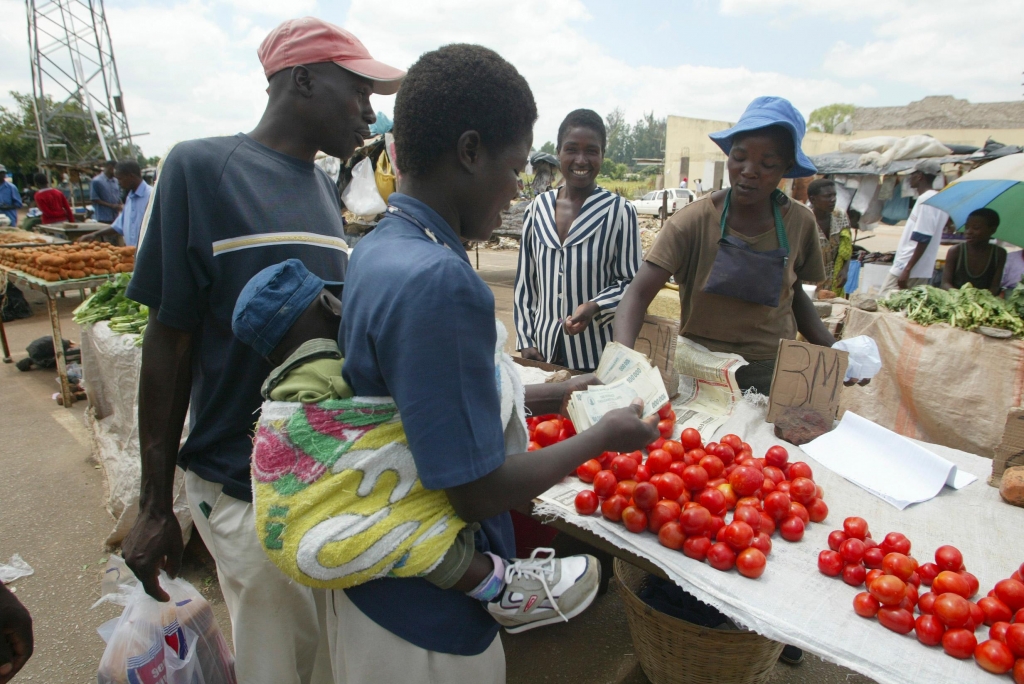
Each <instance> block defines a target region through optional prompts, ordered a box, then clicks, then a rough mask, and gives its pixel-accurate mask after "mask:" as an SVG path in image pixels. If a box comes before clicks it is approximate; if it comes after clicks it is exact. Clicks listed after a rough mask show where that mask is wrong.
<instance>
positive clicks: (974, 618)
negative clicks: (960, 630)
mask: <svg viewBox="0 0 1024 684" xmlns="http://www.w3.org/2000/svg"><path fill="white" fill-rule="evenodd" d="M968 603H969V604H971V605H970V609H971V619H970V620H969V621H968V622H967V625H966V627H967V629H969V630H971V631H972V632H973V631H974V630H976V629H978V627H981V626H982V625H983V624H985V611H983V610H982V609H981V606H979V605H978V604H977V603H974V602H973V601H968Z"/></svg>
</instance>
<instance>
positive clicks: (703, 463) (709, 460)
mask: <svg viewBox="0 0 1024 684" xmlns="http://www.w3.org/2000/svg"><path fill="white" fill-rule="evenodd" d="M699 465H700V467H701V468H703V469H704V470H705V471H707V474H708V477H709V478H711V479H712V480H713V479H715V478H716V477H721V475H722V473H723V472H725V464H724V463H722V459H720V458H718V456H715V455H714V454H711V455H708V456H705V457H704V458H702V459H700V461H699Z"/></svg>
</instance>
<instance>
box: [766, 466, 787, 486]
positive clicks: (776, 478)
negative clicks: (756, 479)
mask: <svg viewBox="0 0 1024 684" xmlns="http://www.w3.org/2000/svg"><path fill="white" fill-rule="evenodd" d="M761 473H762V474H763V475H764V479H765V481H768V480H771V481H772V482H773V483H774V484H779V483H780V482H782V481H783V480H785V479H786V476H785V475H783V474H782V471H781V470H779V469H778V468H776V467H775V466H765V468H764V470H762V471H761Z"/></svg>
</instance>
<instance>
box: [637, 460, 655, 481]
mask: <svg viewBox="0 0 1024 684" xmlns="http://www.w3.org/2000/svg"><path fill="white" fill-rule="evenodd" d="M633 479H634V480H636V481H637V482H650V480H651V471H649V470H648V469H647V466H645V465H643V464H642V463H641V464H640V465H638V466H637V467H636V475H634V476H633Z"/></svg>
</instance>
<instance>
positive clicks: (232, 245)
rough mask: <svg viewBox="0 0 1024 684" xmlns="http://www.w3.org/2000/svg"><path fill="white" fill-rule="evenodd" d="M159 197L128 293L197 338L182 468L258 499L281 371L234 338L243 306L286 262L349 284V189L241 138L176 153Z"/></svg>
mask: <svg viewBox="0 0 1024 684" xmlns="http://www.w3.org/2000/svg"><path fill="white" fill-rule="evenodd" d="M153 192H154V193H155V196H154V198H153V212H152V216H151V218H150V222H149V226H148V228H147V229H146V234H145V237H144V238H143V241H142V245H141V247H140V249H139V253H138V256H137V257H136V262H135V273H134V275H133V276H132V281H131V284H130V285H129V286H128V292H127V296H128V297H130V298H131V299H134V300H135V301H138V302H141V303H143V304H146V305H147V306H149V307H151V308H159V309H160V313H159V315H158V320H159V321H160V322H161V323H163V324H164V325H168V326H170V327H172V328H178V329H180V330H186V331H190V332H192V333H193V338H192V339H193V353H192V396H191V401H192V403H191V407H190V412H191V413H190V416H191V418H190V427H191V431H190V433H189V436H188V440H187V441H186V442H185V445H184V446H183V447H182V448H181V451H180V453H179V454H178V463H179V465H181V467H182V468H187V469H189V470H192V471H194V472H195V473H196V474H197V475H199V476H200V477H202V478H203V479H205V480H209V481H211V482H219V483H221V484H223V485H224V492H225V493H227V494H229V495H231V496H233V497H235V498H237V499H242V500H244V501H249V500H251V499H252V488H251V485H250V481H249V456H250V454H251V453H252V435H253V429H254V427H255V424H256V418H257V415H256V412H257V410H258V409H259V407H260V403H261V402H262V398H261V397H260V386H261V385H262V383H263V380H264V379H266V377H267V375H268V374H269V373H270V371H271V366H270V363H268V362H267V361H266V360H265V359H264V358H263V357H262V356H260V355H259V354H257V353H256V352H255V351H253V349H252V348H251V347H248V346H246V345H244V344H242V343H241V342H239V341H238V340H237V339H236V338H235V336H234V334H233V333H232V332H231V314H232V312H233V310H234V308H235V300H236V299H238V294H239V293H240V292H241V290H242V288H243V287H245V284H246V283H247V282H249V279H250V278H251V277H252V276H254V275H256V273H258V272H259V271H260V270H262V269H263V268H265V267H267V266H271V265H273V264H277V263H280V262H282V261H284V260H286V259H300V260H301V261H302V262H303V263H304V264H305V265H306V267H307V268H308V269H309V270H310V271H311V272H313V273H315V274H316V275H318V276H320V277H321V278H323V279H324V280H333V281H341V280H344V279H345V267H346V265H347V263H348V257H347V254H346V252H345V247H346V245H345V241H344V239H343V237H342V234H343V230H342V223H341V210H340V206H339V203H338V191H337V188H336V186H335V185H334V183H332V182H331V179H330V178H328V176H327V174H325V173H324V172H323V171H321V170H320V169H318V168H317V167H315V166H314V165H313V164H312V163H311V162H305V161H302V160H299V159H296V158H294V157H290V156H288V155H286V154H281V153H280V152H276V151H274V150H272V149H270V148H268V147H264V146H263V145H261V144H259V143H257V142H256V141H254V140H252V139H251V138H249V137H248V136H246V135H243V134H241V133H239V134H238V135H235V136H231V137H223V138H206V139H203V140H192V141H189V142H184V143H180V144H179V145H176V146H175V147H174V149H173V150H171V152H170V154H168V155H167V160H166V161H165V162H164V169H163V173H162V174H161V175H160V182H159V183H158V184H157V186H156V188H155V190H154V191H153Z"/></svg>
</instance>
